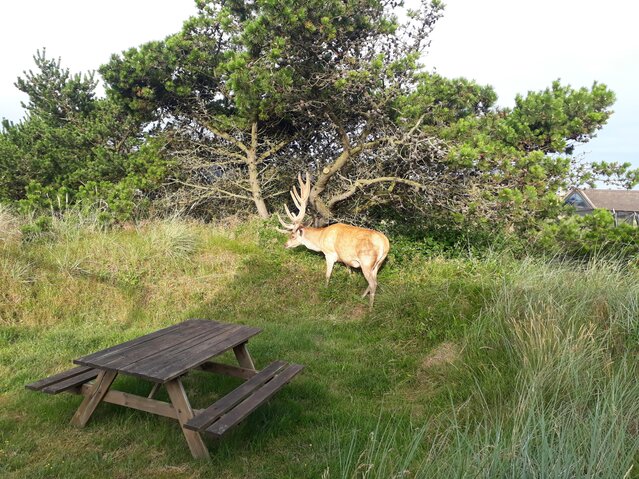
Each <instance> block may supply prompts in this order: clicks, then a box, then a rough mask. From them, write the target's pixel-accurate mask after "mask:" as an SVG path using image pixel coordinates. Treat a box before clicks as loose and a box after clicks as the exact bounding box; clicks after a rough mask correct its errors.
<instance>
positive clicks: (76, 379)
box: [41, 369, 100, 394]
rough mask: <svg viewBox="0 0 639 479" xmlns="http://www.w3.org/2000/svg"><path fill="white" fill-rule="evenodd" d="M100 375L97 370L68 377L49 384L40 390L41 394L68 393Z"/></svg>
mask: <svg viewBox="0 0 639 479" xmlns="http://www.w3.org/2000/svg"><path fill="white" fill-rule="evenodd" d="M98 374H100V371H99V370H98V369H89V370H88V371H86V372H84V373H81V374H78V375H76V376H73V377H70V378H68V379H65V380H63V381H59V382H57V383H54V384H50V385H49V386H46V387H44V388H42V389H41V391H42V392H43V393H47V394H58V393H61V392H64V391H68V390H69V389H73V388H74V387H77V386H80V385H81V384H84V383H86V382H88V381H91V380H92V379H94V378H96V377H97V376H98Z"/></svg>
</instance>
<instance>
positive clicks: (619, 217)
mask: <svg viewBox="0 0 639 479" xmlns="http://www.w3.org/2000/svg"><path fill="white" fill-rule="evenodd" d="M564 203H566V204H568V205H572V206H574V207H575V209H576V210H577V214H579V215H581V216H583V215H587V214H589V213H592V211H593V210H594V209H596V208H599V209H605V210H608V211H610V212H611V213H612V214H613V215H614V217H615V224H619V222H624V223H629V224H631V225H632V224H634V225H639V191H637V190H599V189H589V190H586V189H584V190H582V189H579V188H573V189H572V190H570V191H569V192H568V194H567V195H566V197H565V198H564Z"/></svg>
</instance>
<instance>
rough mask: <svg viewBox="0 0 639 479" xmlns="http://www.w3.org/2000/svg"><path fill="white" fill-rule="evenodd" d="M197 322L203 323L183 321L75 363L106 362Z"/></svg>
mask: <svg viewBox="0 0 639 479" xmlns="http://www.w3.org/2000/svg"><path fill="white" fill-rule="evenodd" d="M197 321H202V320H195V319H189V320H186V321H183V322H182V323H178V324H173V325H171V326H167V327H166V328H162V329H158V330H157V331H154V332H152V333H149V334H145V335H144V336H140V337H138V338H135V339H131V340H129V341H126V342H124V343H120V344H116V345H114V346H111V347H109V348H106V349H102V350H100V351H96V352H95V353H91V354H88V355H86V356H82V357H81V358H78V359H76V360H75V361H74V362H75V363H76V364H82V363H84V362H87V363H89V362H95V361H100V360H101V359H102V360H105V359H106V358H108V357H110V356H113V355H115V354H120V353H122V352H124V351H126V350H127V349H129V348H134V347H138V346H140V345H142V344H143V343H146V342H148V341H152V340H155V339H156V338H159V337H161V336H164V335H166V334H169V333H171V332H172V331H174V330H176V329H180V328H189V327H191V326H192V325H193V324H195V323H196V322H197Z"/></svg>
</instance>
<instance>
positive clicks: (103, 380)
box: [71, 371, 118, 427]
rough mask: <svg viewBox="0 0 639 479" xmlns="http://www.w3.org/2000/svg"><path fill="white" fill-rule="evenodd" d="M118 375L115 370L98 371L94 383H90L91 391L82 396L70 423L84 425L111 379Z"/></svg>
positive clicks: (109, 385)
mask: <svg viewBox="0 0 639 479" xmlns="http://www.w3.org/2000/svg"><path fill="white" fill-rule="evenodd" d="M117 375H118V373H117V372H115V371H100V374H98V377H97V378H96V380H95V383H93V384H91V385H90V388H91V391H90V392H89V394H87V395H86V396H85V397H84V400H83V401H82V404H80V407H78V410H77V411H76V412H75V414H74V415H73V418H72V419H71V424H73V425H74V426H78V427H84V426H85V425H86V423H87V422H88V421H89V419H91V416H92V415H93V413H94V411H95V409H96V408H97V407H98V405H99V404H100V402H101V401H102V398H104V396H105V395H106V393H107V392H109V388H110V387H111V384H113V380H114V379H115V377H116V376H117Z"/></svg>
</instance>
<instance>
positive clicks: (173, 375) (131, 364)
mask: <svg viewBox="0 0 639 479" xmlns="http://www.w3.org/2000/svg"><path fill="white" fill-rule="evenodd" d="M260 332H261V329H259V328H253V327H249V326H242V325H237V324H225V323H219V322H217V321H211V320H206V319H190V320H187V321H184V322H182V323H179V324H175V325H173V326H169V327H167V328H164V329H160V330H158V331H155V332H153V333H150V334H147V335H144V336H141V337H139V338H136V339H133V340H131V341H127V342H125V343H122V344H118V345H115V346H112V347H110V348H107V349H103V350H102V351H98V352H95V353H93V354H89V355H88V356H83V357H81V358H78V359H75V360H74V361H73V362H74V363H75V364H78V365H79V366H77V367H74V368H72V369H69V370H67V371H64V372H61V373H58V374H54V375H53V376H50V377H47V378H44V379H41V380H39V381H35V382H33V383H31V384H28V385H27V386H26V387H27V388H28V389H32V390H35V391H41V392H44V393H47V394H58V393H61V392H69V393H74V394H81V395H83V396H84V400H83V401H82V403H81V404H80V406H79V407H78V409H77V411H76V412H75V414H74V416H73V418H72V419H71V424H73V425H75V426H79V427H84V426H85V425H86V424H87V422H88V421H89V419H90V418H91V416H92V414H93V413H94V411H95V410H96V408H97V407H98V405H99V404H100V403H101V402H103V401H104V402H107V403H112V404H118V405H120V406H125V407H129V408H133V409H138V410H141V411H146V412H149V413H152V414H157V415H159V416H165V417H169V418H172V419H176V420H177V421H178V422H179V424H180V427H181V428H182V432H183V433H184V437H185V438H186V442H187V444H188V446H189V449H190V450H191V453H192V454H193V457H195V458H207V457H208V456H209V453H208V449H207V447H206V445H205V444H204V441H203V440H202V437H201V436H200V433H207V434H210V435H212V436H214V437H218V438H219V437H221V436H222V435H223V434H224V433H226V432H227V431H228V430H229V429H231V428H232V427H233V426H235V425H236V424H238V423H240V421H242V420H243V419H244V418H246V417H247V416H248V415H249V414H250V413H251V412H252V411H254V410H255V409H257V408H258V407H259V406H260V405H261V404H263V403H264V402H266V401H267V400H268V399H269V398H270V397H271V396H273V395H274V394H275V393H276V392H277V391H279V390H280V389H281V388H282V387H283V386H284V385H285V384H287V383H288V382H289V381H290V380H291V379H293V377H295V376H296V375H297V374H298V373H299V372H300V371H301V370H302V369H303V366H301V365H299V364H288V363H286V362H284V361H275V362H273V363H271V364H270V365H268V366H267V367H265V368H264V369H262V370H261V371H258V370H256V369H255V365H254V364H253V360H252V358H251V355H250V354H249V352H248V349H247V343H248V340H249V339H250V338H252V337H253V336H255V335H256V334H258V333H260ZM231 349H232V350H233V352H234V354H235V358H236V359H237V362H238V364H239V366H235V365H229V364H222V363H217V362H213V361H211V359H212V358H214V357H216V356H219V355H221V354H223V353H224V352H226V351H229V350H231ZM194 369H199V370H203V371H208V372H213V373H218V374H223V375H228V376H235V377H239V378H242V379H245V380H246V382H244V383H243V384H241V385H240V386H239V387H238V388H236V389H235V390H233V391H231V392H230V393H229V394H227V395H226V396H224V397H222V398H221V399H219V400H218V401H216V402H215V403H214V404H212V405H211V406H209V407H207V408H205V409H201V410H193V409H192V408H191V405H190V402H189V399H188V397H187V395H186V392H185V390H184V386H183V385H182V382H181V380H180V378H181V377H182V376H184V375H185V374H187V373H188V372H189V371H192V370H194ZM118 374H125V375H130V376H135V377H139V378H142V379H144V380H147V381H150V382H152V383H153V384H154V385H153V388H152V389H151V392H150V393H149V395H148V397H143V396H138V395H135V394H131V393H127V392H123V391H117V390H114V389H112V388H111V385H112V384H113V381H114V380H115V378H116V376H117V375H118ZM161 385H163V386H164V387H165V388H166V390H167V393H168V395H169V398H170V402H164V401H158V400H156V399H153V396H154V394H155V393H156V391H157V390H158V388H159V387H160V386H161Z"/></svg>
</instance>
